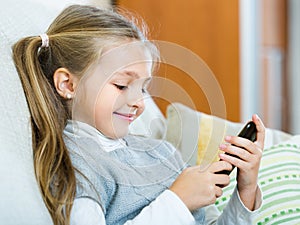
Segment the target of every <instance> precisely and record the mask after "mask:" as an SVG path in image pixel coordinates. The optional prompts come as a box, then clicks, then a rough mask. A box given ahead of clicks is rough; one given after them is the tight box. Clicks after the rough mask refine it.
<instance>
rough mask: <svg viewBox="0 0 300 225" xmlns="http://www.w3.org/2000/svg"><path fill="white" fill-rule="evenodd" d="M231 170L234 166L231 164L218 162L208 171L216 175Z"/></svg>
mask: <svg viewBox="0 0 300 225" xmlns="http://www.w3.org/2000/svg"><path fill="white" fill-rule="evenodd" d="M231 169H232V165H231V164H230V163H228V162H226V161H218V162H214V163H213V164H211V166H210V167H209V169H208V171H209V172H211V173H216V172H220V171H223V170H231Z"/></svg>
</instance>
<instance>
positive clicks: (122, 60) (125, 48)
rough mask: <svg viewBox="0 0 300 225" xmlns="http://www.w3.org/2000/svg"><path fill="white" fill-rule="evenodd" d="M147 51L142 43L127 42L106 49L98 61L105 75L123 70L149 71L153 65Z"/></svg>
mask: <svg viewBox="0 0 300 225" xmlns="http://www.w3.org/2000/svg"><path fill="white" fill-rule="evenodd" d="M152 61H153V60H152V56H151V53H150V51H149V49H148V48H147V47H146V46H145V44H144V43H143V42H140V41H136V42H128V43H124V44H121V45H118V46H112V47H110V48H108V49H106V50H105V51H104V52H103V54H102V56H101V58H100V61H99V65H100V66H101V67H102V69H103V70H105V71H104V72H105V74H113V73H115V72H116V71H120V70H122V69H124V68H131V69H134V68H135V69H144V70H145V69H147V70H149V69H150V71H149V72H150V73H151V68H152V65H153V62H152Z"/></svg>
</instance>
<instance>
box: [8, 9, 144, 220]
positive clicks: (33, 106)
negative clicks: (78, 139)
mask: <svg viewBox="0 0 300 225" xmlns="http://www.w3.org/2000/svg"><path fill="white" fill-rule="evenodd" d="M47 35H48V37H49V47H41V38H40V37H39V36H32V37H26V38H23V39H21V40H20V41H18V42H17V43H16V44H15V45H14V46H13V59H14V62H15V65H16V68H17V71H18V74H19V76H20V79H21V82H22V85H23V89H24V93H25V96H26V99H27V104H28V107H29V110H30V114H31V126H32V143H33V156H34V166H35V173H36V178H37V181H38V183H39V186H40V190H41V193H42V196H43V200H44V202H45V204H46V206H47V208H48V210H49V212H50V214H51V217H52V220H53V222H54V224H56V225H61V224H69V223H70V212H71V208H72V204H73V201H74V198H75V194H76V178H75V168H73V166H72V162H71V160H70V157H69V153H68V150H67V148H66V145H65V143H64V140H63V130H64V127H65V125H66V121H67V119H68V118H70V113H69V111H70V110H69V108H68V105H67V103H66V100H65V99H64V98H62V97H60V96H59V95H58V93H57V92H56V90H55V87H54V84H53V74H54V72H55V71H56V70H57V69H58V68H61V67H63V68H67V69H68V70H69V71H70V72H71V73H73V74H74V75H76V76H78V77H81V76H82V75H83V74H84V72H85V71H86V70H87V69H88V68H89V67H90V66H91V65H92V64H93V63H94V62H95V61H96V60H97V59H99V57H100V55H101V49H102V48H103V47H104V46H105V45H107V44H109V43H112V42H115V41H118V40H119V41H121V40H124V38H125V39H134V40H144V39H145V36H144V35H143V34H142V32H141V31H140V29H138V28H137V27H136V26H135V24H134V23H133V22H131V20H128V19H126V18H125V17H123V16H121V15H120V14H119V13H116V12H113V11H112V10H104V9H100V8H96V7H91V6H83V5H73V6H69V7H68V8H66V9H65V10H64V11H62V13H61V14H60V15H59V16H58V17H57V18H56V19H55V20H54V21H53V23H52V24H51V25H50V27H49V28H48V30H47Z"/></svg>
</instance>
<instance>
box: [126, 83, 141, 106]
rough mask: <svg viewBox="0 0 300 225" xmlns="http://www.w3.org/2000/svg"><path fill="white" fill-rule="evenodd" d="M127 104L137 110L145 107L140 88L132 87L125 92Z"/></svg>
mask: <svg viewBox="0 0 300 225" xmlns="http://www.w3.org/2000/svg"><path fill="white" fill-rule="evenodd" d="M127 104H128V106H130V107H133V108H136V109H138V110H140V109H141V110H143V109H144V108H145V102H144V93H143V92H142V90H141V89H137V88H134V89H132V90H130V91H128V93H127Z"/></svg>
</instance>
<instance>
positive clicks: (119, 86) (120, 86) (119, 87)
mask: <svg viewBox="0 0 300 225" xmlns="http://www.w3.org/2000/svg"><path fill="white" fill-rule="evenodd" d="M114 85H115V87H116V88H118V89H119V90H121V91H123V90H126V89H127V88H128V87H127V86H124V85H119V84H114Z"/></svg>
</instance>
